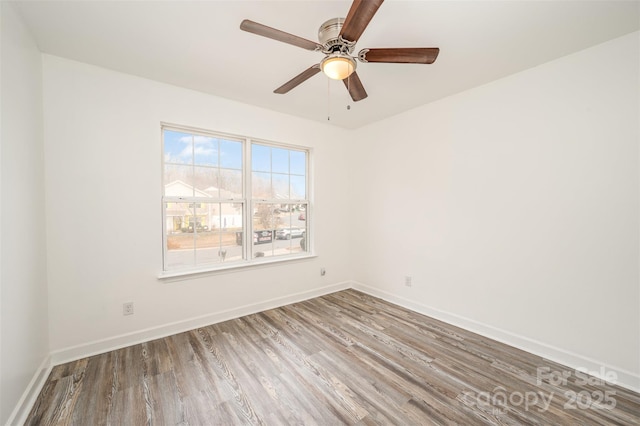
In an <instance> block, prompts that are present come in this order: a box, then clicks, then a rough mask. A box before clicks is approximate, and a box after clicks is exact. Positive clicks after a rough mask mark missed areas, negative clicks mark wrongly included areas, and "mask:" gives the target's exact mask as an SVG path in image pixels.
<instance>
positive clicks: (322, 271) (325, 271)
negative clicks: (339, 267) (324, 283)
mask: <svg viewBox="0 0 640 426" xmlns="http://www.w3.org/2000/svg"><path fill="white" fill-rule="evenodd" d="M325 275H327V270H326V269H325V268H320V276H323V277H324V276H325Z"/></svg>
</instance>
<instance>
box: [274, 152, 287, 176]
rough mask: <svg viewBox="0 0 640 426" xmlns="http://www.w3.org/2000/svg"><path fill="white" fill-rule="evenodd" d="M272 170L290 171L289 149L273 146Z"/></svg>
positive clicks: (278, 171)
mask: <svg viewBox="0 0 640 426" xmlns="http://www.w3.org/2000/svg"><path fill="white" fill-rule="evenodd" d="M271 171H272V172H273V173H289V150H287V149H282V148H271Z"/></svg>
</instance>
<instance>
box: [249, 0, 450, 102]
mask: <svg viewBox="0 0 640 426" xmlns="http://www.w3.org/2000/svg"><path fill="white" fill-rule="evenodd" d="M383 1H384V0H354V1H353V3H352V4H351V8H350V9H349V13H348V14H347V17H346V18H344V19H343V18H333V19H329V20H328V21H326V22H324V23H323V24H322V25H321V26H320V29H319V30H318V40H319V41H320V43H316V42H314V41H311V40H307V39H304V38H302V37H298V36H295V35H293V34H289V33H287V32H284V31H281V30H277V29H275V28H271V27H268V26H266V25H263V24H259V23H257V22H253V21H250V20H248V19H245V20H244V21H242V23H241V24H240V29H241V30H243V31H247V32H250V33H253V34H257V35H260V36H263V37H267V38H271V39H273V40H277V41H281V42H283V43H288V44H291V45H294V46H298V47H302V48H303V49H307V50H313V51H318V52H322V53H323V54H324V55H325V57H324V58H323V59H322V61H320V63H319V64H315V65H312V66H311V67H309V68H308V69H306V70H304V71H303V72H301V73H300V74H298V75H297V76H295V77H294V78H292V79H291V80H289V81H288V82H286V83H285V84H283V85H282V86H280V87H278V88H277V89H276V90H274V93H279V94H284V93H287V92H289V91H290V90H291V89H293V88H295V87H297V86H298V85H300V84H301V83H303V82H305V81H306V80H308V79H309V78H311V77H312V76H314V75H316V74H317V73H319V72H320V71H322V72H324V74H325V75H326V76H327V77H329V78H331V79H334V80H342V81H343V82H344V84H345V87H346V88H347V90H348V91H349V95H350V96H351V99H353V101H354V102H358V101H360V100H362V99H365V98H366V97H367V92H366V91H365V90H364V86H363V85H362V82H361V81H360V78H359V77H358V73H356V64H357V63H356V57H353V56H351V55H352V53H353V50H354V48H355V45H356V42H357V41H358V39H359V38H360V36H361V35H362V33H363V32H364V30H365V28H366V27H367V25H369V22H370V21H371V19H372V18H373V15H375V13H376V12H377V10H378V8H379V7H380V5H382V2H383ZM438 53H439V49H438V48H424V47H421V48H411V47H409V48H383V49H362V50H360V52H359V53H358V56H357V59H358V60H359V61H360V62H363V63H376V62H378V63H396V64H398V63H403V64H432V63H433V62H434V61H435V60H436V58H437V56H438Z"/></svg>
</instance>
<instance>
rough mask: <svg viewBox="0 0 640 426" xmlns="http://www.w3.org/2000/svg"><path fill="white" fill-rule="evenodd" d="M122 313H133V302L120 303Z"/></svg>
mask: <svg viewBox="0 0 640 426" xmlns="http://www.w3.org/2000/svg"><path fill="white" fill-rule="evenodd" d="M122 315H133V302H126V303H123V304H122Z"/></svg>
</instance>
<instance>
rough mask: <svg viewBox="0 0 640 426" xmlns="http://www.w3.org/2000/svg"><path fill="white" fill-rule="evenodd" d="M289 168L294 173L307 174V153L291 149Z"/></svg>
mask: <svg viewBox="0 0 640 426" xmlns="http://www.w3.org/2000/svg"><path fill="white" fill-rule="evenodd" d="M289 170H290V173H291V174H292V175H302V176H305V175H306V174H307V154H306V153H305V152H301V151H289Z"/></svg>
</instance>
